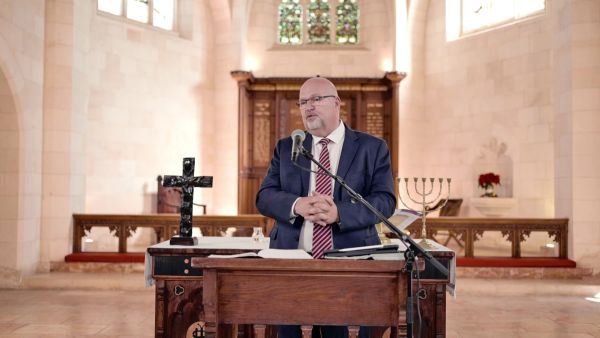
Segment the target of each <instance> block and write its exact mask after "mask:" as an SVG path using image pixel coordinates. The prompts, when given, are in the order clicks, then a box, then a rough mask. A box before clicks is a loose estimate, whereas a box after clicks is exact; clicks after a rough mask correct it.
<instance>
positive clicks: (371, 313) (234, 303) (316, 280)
mask: <svg viewBox="0 0 600 338" xmlns="http://www.w3.org/2000/svg"><path fill="white" fill-rule="evenodd" d="M248 251H255V252H256V251H259V250H258V249H257V250H248V249H244V250H241V249H224V248H214V247H213V248H201V247H179V248H177V247H175V248H170V247H169V248H168V247H164V246H163V247H150V248H148V254H149V255H150V257H151V268H152V277H153V278H154V279H155V281H156V303H155V305H156V313H155V337H157V338H159V337H160V338H166V337H169V338H184V337H186V334H187V333H188V331H189V330H190V327H192V325H193V324H194V323H196V322H198V321H202V322H204V323H205V325H206V330H207V331H210V333H215V334H216V333H217V332H216V331H219V336H220V337H238V336H239V337H242V336H243V337H247V338H250V337H253V336H257V337H261V334H263V333H264V332H265V326H264V325H265V324H276V323H289V324H292V323H293V324H301V325H318V324H348V325H353V326H356V327H351V329H352V330H353V331H351V332H354V330H355V329H357V325H365V326H391V327H394V328H395V330H396V331H397V332H394V333H397V334H399V335H402V334H405V328H404V324H405V323H404V321H405V304H406V293H405V290H406V285H405V276H404V275H403V274H402V273H401V268H402V267H403V266H404V262H403V261H348V260H341V261H337V260H336V261H333V260H318V261H315V260H271V259H252V258H244V259H209V258H206V256H208V255H209V254H235V253H241V252H248ZM432 254H433V256H434V257H435V258H437V259H438V260H439V261H440V262H441V263H442V264H443V265H445V266H446V267H449V266H450V261H451V260H452V259H453V257H454V252H432ZM421 263H422V261H421ZM424 269H425V270H424V271H421V273H420V278H421V280H420V282H421V288H420V289H421V290H423V291H422V292H421V296H422V297H423V299H422V300H421V303H420V308H421V313H422V317H423V321H422V324H423V325H422V331H423V337H436V338H439V337H445V334H446V283H448V278H443V277H441V276H439V274H438V273H437V270H435V269H434V268H433V267H431V266H429V265H428V264H427V263H425V267H424ZM324 286H326V287H324ZM413 290H414V291H415V292H416V290H417V284H416V281H414V283H413ZM313 299H314V301H313ZM414 311H416V308H414ZM217 323H220V324H221V325H217ZM231 323H238V324H245V323H252V324H257V325H254V329H253V330H254V331H255V332H252V329H251V327H250V326H248V325H240V330H239V331H240V332H237V331H238V326H236V325H228V324H231ZM416 325H417V322H416V312H415V327H416ZM398 327H400V329H398ZM270 328H271V327H270V326H269V328H268V329H267V330H266V331H269V329H270ZM308 328H309V327H308V326H305V327H304V329H305V330H306V332H308ZM268 333H269V332H267V336H268ZM271 333H272V332H271Z"/></svg>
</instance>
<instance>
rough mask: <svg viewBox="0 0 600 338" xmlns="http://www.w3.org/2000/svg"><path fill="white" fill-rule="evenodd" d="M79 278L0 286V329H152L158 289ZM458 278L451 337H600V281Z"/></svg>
mask: <svg viewBox="0 0 600 338" xmlns="http://www.w3.org/2000/svg"><path fill="white" fill-rule="evenodd" d="M60 276H62V277H59V278H65V277H64V275H60ZM74 276H75V277H74ZM78 276H79V275H78V274H70V275H69V278H70V281H69V283H70V284H71V285H78V284H77V283H76V279H77V278H80V277H78ZM81 277H83V276H81ZM53 278H55V277H53ZM105 278H110V277H109V276H106V277H105ZM119 278H124V277H123V276H119ZM131 278H133V279H134V280H140V276H137V275H132V276H131ZM59 282H60V281H57V282H56V285H59V284H60V283H59ZM82 285H83V287H82V288H84V289H85V290H64V289H62V290H52V289H44V290H40V289H19V290H0V337H6V338H8V337H10V338H16V337H52V338H58V337H60V338H64V337H139V338H143V337H153V332H154V331H153V330H154V294H153V289H145V290H144V289H142V288H140V289H137V290H120V291H108V290H98V289H94V288H92V289H90V287H89V286H88V285H87V282H85V283H82ZM458 285H459V289H458V291H459V293H458V297H457V298H456V299H453V298H452V297H448V302H447V304H448V310H447V312H448V314H447V323H448V324H447V336H448V337H460V338H465V337H494V338H496V337H561V338H562V337H573V338H575V337H577V338H592V337H600V302H592V301H589V300H586V299H585V298H586V297H591V298H592V300H593V299H594V295H595V294H596V293H600V282H581V281H569V280H563V281H543V282H539V281H532V280H512V281H511V280H496V281H495V280H476V279H471V280H463V281H461V280H459V281H458ZM491 285H493V286H494V287H493V288H491V287H489V286H491ZM489 293H493V294H494V296H489V295H488V294H489ZM598 297H600V295H598ZM598 300H600V299H598Z"/></svg>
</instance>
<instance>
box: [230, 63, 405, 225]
mask: <svg viewBox="0 0 600 338" xmlns="http://www.w3.org/2000/svg"><path fill="white" fill-rule="evenodd" d="M231 76H232V77H233V78H234V79H235V80H236V81H237V82H238V89H239V107H238V110H239V123H240V124H239V137H240V138H239V142H238V148H239V162H238V165H239V177H238V212H239V213H240V214H246V213H250V214H253V213H257V211H256V207H255V205H254V200H255V197H256V193H257V191H258V188H259V186H260V183H261V182H262V179H263V177H264V176H265V175H266V173H267V169H268V167H269V163H270V161H271V155H272V154H273V148H274V147H275V144H276V142H277V140H279V139H281V138H283V137H286V136H289V135H290V133H291V132H292V131H293V130H294V129H302V130H304V126H303V123H302V116H301V114H300V109H299V108H298V106H297V105H296V102H297V101H298V95H299V90H300V86H301V85H302V83H303V82H304V81H305V80H306V78H275V77H274V78H255V77H254V76H253V75H252V73H250V72H245V71H233V72H231ZM405 76H406V74H404V73H396V72H389V73H386V74H385V76H384V77H382V78H329V79H330V80H331V81H332V82H333V83H334V84H335V85H336V87H337V90H338V95H339V96H340V98H341V99H342V106H341V111H340V115H341V118H342V120H343V121H344V122H346V124H348V125H349V126H350V127H351V128H352V129H354V130H358V131H364V132H367V133H369V134H372V135H375V136H377V137H380V138H382V139H384V140H385V141H386V142H387V144H388V147H389V148H390V154H391V162H392V174H393V175H394V177H397V176H398V139H399V138H398V137H399V135H398V129H399V114H398V111H399V109H398V104H399V86H400V81H401V80H402V79H403V78H404V77H405Z"/></svg>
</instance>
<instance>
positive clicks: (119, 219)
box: [73, 214, 569, 259]
mask: <svg viewBox="0 0 600 338" xmlns="http://www.w3.org/2000/svg"><path fill="white" fill-rule="evenodd" d="M193 222H194V226H195V227H200V229H201V230H202V233H203V234H204V235H205V236H219V235H221V234H222V232H225V231H226V229H227V228H228V227H235V228H236V232H235V233H234V236H251V234H252V228H253V227H255V226H260V227H262V228H263V232H264V234H265V236H267V235H268V234H269V232H270V228H271V226H272V221H271V220H270V219H269V218H267V217H264V216H262V215H240V216H194V221H193ZM568 226H569V220H568V219H566V218H557V219H551V218H464V217H432V218H427V237H428V238H434V239H435V237H436V236H438V234H439V233H442V232H449V231H452V233H454V234H455V236H456V238H457V239H458V240H460V242H461V243H463V245H464V248H465V252H464V257H467V258H472V257H475V258H477V256H476V255H475V250H474V249H475V242H477V241H478V240H479V239H480V238H481V236H483V234H484V233H485V232H486V231H500V232H501V233H502V234H503V235H504V236H505V238H506V240H507V241H508V242H510V243H511V248H512V249H511V256H510V257H512V258H520V257H521V244H522V243H523V242H524V241H526V240H527V238H528V237H529V236H530V235H531V234H532V233H534V232H542V233H545V234H547V236H548V237H549V240H552V241H554V242H555V243H556V244H557V246H558V255H557V257H555V258H559V259H566V258H567V252H568V247H567V239H568ZM92 227H107V228H109V229H110V231H111V232H112V233H113V235H114V236H115V237H117V238H118V239H119V252H120V253H125V252H127V238H128V237H129V236H131V235H132V234H133V233H134V232H135V231H136V229H137V228H138V227H150V228H153V229H154V231H156V234H157V238H158V241H159V242H161V241H165V240H168V239H170V238H171V235H172V234H175V233H177V230H178V227H179V215H177V214H160V215H157V214H154V215H152V214H151V215H104V214H74V215H73V253H80V252H81V240H82V238H83V237H84V236H85V234H86V232H89V231H90V230H91V229H92ZM408 230H409V231H410V233H411V234H412V235H413V236H417V237H418V236H419V235H420V234H421V222H420V221H416V222H414V223H413V224H411V225H410V226H409V227H408ZM438 242H439V241H438Z"/></svg>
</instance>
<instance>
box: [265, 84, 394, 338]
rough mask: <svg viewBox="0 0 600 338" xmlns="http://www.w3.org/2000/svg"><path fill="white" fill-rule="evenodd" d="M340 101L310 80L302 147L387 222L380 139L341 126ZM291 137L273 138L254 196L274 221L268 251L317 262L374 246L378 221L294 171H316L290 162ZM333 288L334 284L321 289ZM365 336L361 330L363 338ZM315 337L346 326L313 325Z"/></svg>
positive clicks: (388, 175)
mask: <svg viewBox="0 0 600 338" xmlns="http://www.w3.org/2000/svg"><path fill="white" fill-rule="evenodd" d="M340 103H341V101H340V98H339V97H338V94H337V90H336V88H335V86H334V85H333V83H331V82H330V81H329V80H327V79H325V78H322V77H315V78H311V79H308V80H307V81H306V82H304V84H303V85H302V87H301V88H300V99H299V102H298V105H299V107H300V111H301V113H302V120H303V122H304V127H305V128H306V130H307V131H308V134H307V136H306V139H305V140H304V143H303V146H304V148H305V149H307V150H310V151H311V153H312V154H313V156H314V157H315V158H316V159H318V160H319V162H321V164H323V166H325V167H327V168H329V169H330V170H331V171H332V172H333V173H337V175H338V176H340V177H342V179H344V180H345V181H346V183H347V184H348V185H349V186H350V187H351V188H352V189H354V190H355V191H356V192H357V193H359V194H361V195H362V196H363V197H364V198H365V199H366V200H367V201H369V202H370V203H371V204H372V205H373V206H374V207H375V208H377V209H378V210H379V211H381V212H382V213H383V215H384V216H386V217H390V216H391V215H392V214H393V212H394V208H395V205H396V197H395V194H394V186H393V179H392V169H391V163H390V154H389V150H388V147H387V145H386V144H385V142H384V141H383V140H381V139H378V138H376V137H373V136H371V135H368V134H365V133H361V132H357V131H354V130H352V129H350V128H348V127H347V126H346V125H345V124H344V123H342V122H341V120H340ZM292 143H293V142H292V139H291V137H287V138H284V139H281V140H279V142H278V143H277V146H276V148H275V151H274V154H273V159H272V160H271V165H270V168H269V171H268V173H267V176H266V177H265V179H264V181H263V183H262V185H261V187H260V190H259V191H258V194H257V196H256V207H257V208H258V210H259V211H260V212H261V213H262V214H263V215H265V216H268V217H271V218H274V219H275V221H276V222H275V225H274V227H273V229H272V231H271V234H270V237H271V242H270V243H271V244H270V247H271V248H277V249H298V248H300V249H304V250H306V251H307V252H311V253H312V255H313V258H315V259H320V258H322V257H323V253H324V252H325V251H326V250H329V249H332V248H335V249H341V248H349V247H357V246H365V245H374V244H380V242H379V237H378V236H377V231H376V230H375V226H374V225H375V224H376V223H378V222H379V221H378V219H377V217H376V216H375V215H373V214H372V213H371V212H370V211H369V210H368V209H367V208H365V207H364V206H362V205H361V204H360V203H355V202H353V201H351V198H350V195H349V194H348V193H347V191H345V190H344V189H342V188H341V187H340V186H339V184H334V181H333V179H331V178H328V177H326V176H325V175H321V174H315V173H309V172H308V171H305V170H302V169H300V168H298V166H300V167H304V168H312V171H317V170H319V171H320V169H318V167H317V166H316V165H314V164H312V165H311V162H310V161H309V160H308V159H306V158H305V157H303V156H299V157H298V160H297V166H296V165H294V163H293V162H292V160H291V151H292ZM324 287H332V286H324ZM363 331H366V330H361V337H362V336H364V335H365V333H366V332H363ZM279 337H285V338H294V337H300V329H299V328H298V327H294V326H291V327H290V326H282V327H280V329H279ZM313 337H322V338H325V337H347V330H346V328H344V327H316V328H315V330H313Z"/></svg>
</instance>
